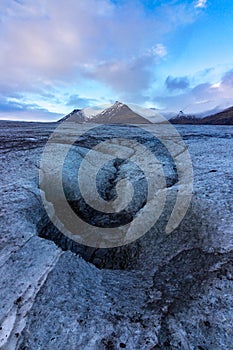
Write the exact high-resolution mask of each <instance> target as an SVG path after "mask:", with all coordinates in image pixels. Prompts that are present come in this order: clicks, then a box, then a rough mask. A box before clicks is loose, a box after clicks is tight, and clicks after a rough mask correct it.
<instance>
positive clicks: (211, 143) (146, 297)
mask: <svg viewBox="0 0 233 350" xmlns="http://www.w3.org/2000/svg"><path fill="white" fill-rule="evenodd" d="M1 124H2V122H1ZM151 127H154V126H151ZM53 128H54V126H53V125H44V124H37V123H33V124H27V123H26V124H25V123H22V124H21V123H16V124H15V125H14V126H13V127H12V124H10V123H3V124H2V128H1V130H2V132H1V135H0V137H1V154H2V157H1V159H2V167H1V168H2V172H1V195H2V198H3V205H2V211H1V217H0V220H1V239H0V248H1V251H0V274H1V282H0V303H1V307H0V310H1V311H0V347H1V349H3V350H12V349H20V350H26V349H28V350H39V349H40V350H45V349H46V350H50V349H51V350H54V349H68V350H69V349H74V350H76V349H87V350H91V349H93V350H96V349H100V350H101V349H103V350H104V349H123V348H126V349H135V350H137V349H145V350H149V349H160V350H164V349H191V350H197V349H205V350H210V349H211V350H212V349H215V350H223V349H224V350H225V349H231V347H232V339H233V333H232V332H233V316H232V315H233V298H232V295H233V287H232V283H233V282H232V281H233V277H232V276H233V268H232V261H233V259H232V251H233V225H232V212H233V200H232V190H233V187H232V186H233V177H232V173H233V164H232V153H233V129H231V128H227V129H226V128H224V127H210V128H208V129H206V127H204V128H203V127H192V126H185V127H180V129H179V130H180V132H181V133H182V135H183V137H184V139H185V142H186V144H187V145H188V146H189V150H190V152H191V156H192V160H193V166H194V178H195V181H194V197H193V201H192V205H191V207H190V209H189V211H188V213H187V216H186V217H185V219H184V220H183V222H182V223H181V225H180V226H179V227H178V228H177V229H176V230H175V231H174V232H173V233H172V234H170V235H166V234H164V222H166V220H167V216H169V214H170V210H169V206H167V207H166V209H165V211H164V213H163V215H162V217H161V218H160V220H159V222H158V224H157V225H156V227H155V228H153V229H151V230H150V231H149V232H148V233H147V234H146V235H145V236H143V237H141V238H140V239H139V240H138V241H136V242H134V243H132V244H131V245H130V246H129V247H124V249H123V251H122V250H121V249H120V248H119V249H118V248H116V250H110V251H109V250H107V253H106V255H104V254H103V251H102V252H100V256H98V254H97V251H94V254H93V251H92V252H91V251H90V250H91V248H86V249H87V251H86V252H85V249H84V250H82V249H80V251H78V250H76V249H72V247H71V245H72V244H73V243H72V242H71V241H68V239H67V238H65V240H64V236H63V240H64V242H63V243H62V234H60V236H59V235H58V236H57V233H58V232H54V237H55V236H56V239H57V241H56V240H55V239H53V240H54V241H55V243H54V242H52V241H51V238H52V237H51V236H52V235H51V232H52V230H53V229H54V228H53V227H52V225H51V224H50V222H49V221H48V219H47V218H46V213H45V210H44V208H43V206H42V202H41V197H40V191H39V189H38V168H39V164H40V163H39V162H40V157H41V153H42V150H43V145H44V143H45V141H46V139H47V137H48V135H49V134H50V133H51V131H52V130H53ZM29 139H30V140H29ZM32 139H35V140H37V141H33V140H32ZM82 142H83V146H84V144H85V147H86V146H88V147H92V142H94V137H93V138H90V139H85V138H84V139H83V141H82ZM145 142H146V141H145ZM171 142H175V140H171ZM32 145H33V146H32ZM226 145H227V147H226ZM77 147H80V149H81V144H79V145H77ZM85 147H84V148H85ZM213 149H214V152H213ZM168 165H169V163H167V166H168ZM169 169H170V170H169ZM212 169H215V170H216V171H215V172H212V171H211V170H212ZM171 170H172V168H169V167H168V168H167V171H168V173H171V179H172V178H173V175H172V174H173V173H172V171H171ZM118 175H119V173H118ZM171 186H172V182H171ZM171 201H172V199H171ZM171 203H172V202H171ZM49 234H50V237H48V235H49ZM38 235H40V236H46V235H47V237H46V238H49V239H44V238H42V237H39V236H38ZM63 244H64V245H63ZM61 248H62V249H61ZM79 248H80V246H79ZM88 249H90V250H89V251H88ZM85 253H86V256H85ZM80 254H83V257H84V258H85V259H86V260H89V262H88V261H85V260H84V259H83V258H82V257H81V256H80ZM91 255H92V260H91ZM95 259H96V260H95ZM98 259H99V263H100V264H102V265H100V266H101V267H102V269H98V268H97V267H96V266H94V264H93V263H95V264H96V265H98ZM94 260H95V261H94ZM111 263H112V265H111Z"/></svg>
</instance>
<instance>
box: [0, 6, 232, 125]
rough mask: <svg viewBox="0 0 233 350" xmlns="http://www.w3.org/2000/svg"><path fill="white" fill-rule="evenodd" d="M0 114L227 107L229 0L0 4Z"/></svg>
mask: <svg viewBox="0 0 233 350" xmlns="http://www.w3.org/2000/svg"><path fill="white" fill-rule="evenodd" d="M0 47H1V50H0V119H14V120H42V121H45V120H49V121H52V120H56V119H58V118H59V117H60V115H64V114H66V113H69V112H70V111H71V110H73V109H74V108H83V107H86V106H93V105H98V104H105V103H112V102H114V101H115V100H120V101H123V102H126V103H127V102H130V103H136V104H140V105H143V106H145V107H154V108H158V109H159V111H160V112H161V113H169V112H174V113H177V112H178V111H179V110H181V109H182V110H184V111H185V112H187V113H196V114H201V113H202V112H206V111H214V110H218V109H223V108H226V107H228V106H231V105H233V1H232V0H222V1H220V0H194V1H175V0H169V1H160V0H144V1H143V0H79V1H76V0H40V1H34V0H1V2H0Z"/></svg>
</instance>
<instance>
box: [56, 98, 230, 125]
mask: <svg viewBox="0 0 233 350" xmlns="http://www.w3.org/2000/svg"><path fill="white" fill-rule="evenodd" d="M65 120H66V121H72V122H76V123H96V124H152V123H157V122H161V118H159V114H158V111H156V110H155V109H144V108H141V107H138V106H135V105H126V104H124V103H122V102H119V101H116V102H115V103H114V104H113V105H112V106H110V107H106V106H104V107H103V108H101V107H96V108H84V109H74V110H73V111H72V112H71V113H69V114H68V115H66V116H65V117H64V118H62V119H60V120H59V122H63V121H65ZM169 121H170V122H171V123H172V124H193V125H196V124H197V125H200V124H201V125H205V124H206V125H233V107H230V108H227V109H225V110H223V111H221V112H218V113H215V114H212V115H210V116H206V117H204V118H197V117H195V116H194V115H185V114H184V113H183V112H182V111H181V112H180V113H179V114H178V115H177V116H176V117H173V118H171V119H169Z"/></svg>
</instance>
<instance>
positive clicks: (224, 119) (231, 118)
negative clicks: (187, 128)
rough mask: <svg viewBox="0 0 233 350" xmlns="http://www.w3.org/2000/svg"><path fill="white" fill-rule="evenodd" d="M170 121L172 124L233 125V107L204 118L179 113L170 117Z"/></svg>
mask: <svg viewBox="0 0 233 350" xmlns="http://www.w3.org/2000/svg"><path fill="white" fill-rule="evenodd" d="M170 122H171V123H172V124H194V125H195V124H201V125H233V107H230V108H227V109H224V110H223V111H221V112H218V113H215V114H212V115H210V116H207V117H204V118H196V117H195V116H193V115H185V114H183V113H179V115H178V116H176V117H174V118H172V119H170Z"/></svg>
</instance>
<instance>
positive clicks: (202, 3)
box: [195, 0, 207, 8]
mask: <svg viewBox="0 0 233 350" xmlns="http://www.w3.org/2000/svg"><path fill="white" fill-rule="evenodd" d="M206 3H207V0H197V2H196V4H195V7H196V8H205V7H206Z"/></svg>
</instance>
